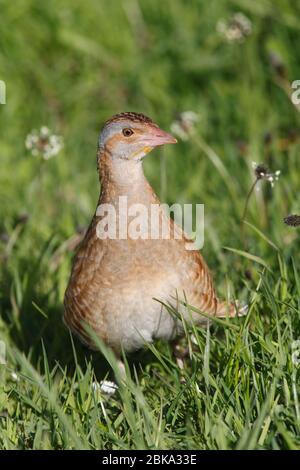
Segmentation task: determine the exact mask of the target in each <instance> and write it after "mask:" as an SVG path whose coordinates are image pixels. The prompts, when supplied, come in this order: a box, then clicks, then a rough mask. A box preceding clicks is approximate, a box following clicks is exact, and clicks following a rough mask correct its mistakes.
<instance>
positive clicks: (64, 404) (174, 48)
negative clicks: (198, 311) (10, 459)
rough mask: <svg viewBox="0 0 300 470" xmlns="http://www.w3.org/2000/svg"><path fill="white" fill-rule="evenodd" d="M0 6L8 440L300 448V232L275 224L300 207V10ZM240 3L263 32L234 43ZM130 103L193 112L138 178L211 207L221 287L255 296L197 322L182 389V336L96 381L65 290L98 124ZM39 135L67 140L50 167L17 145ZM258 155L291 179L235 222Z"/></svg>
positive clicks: (232, 4) (278, 3)
mask: <svg viewBox="0 0 300 470" xmlns="http://www.w3.org/2000/svg"><path fill="white" fill-rule="evenodd" d="M0 10H1V19H2V21H1V23H0V37H1V41H0V79H1V80H3V81H5V83H6V104H3V105H0V119H1V133H0V140H1V147H0V148H1V150H0V159H1V171H0V208H1V219H0V262H1V273H0V339H1V341H2V343H1V344H2V349H4V348H3V345H4V344H5V348H6V364H3V365H0V448H1V449H15V448H18V449H74V448H88V449H140V448H147V449H174V448H176V449H300V403H299V400H300V383H299V377H300V365H299V366H298V362H299V361H298V357H299V359H300V354H299V356H298V352H299V351H298V350H300V346H299V344H300V343H297V341H298V340H300V267H299V249H300V242H299V229H297V228H294V227H289V226H287V225H285V224H284V222H283V218H284V217H285V216H287V215H288V214H291V213H300V191H299V187H300V177H299V174H300V158H299V155H300V139H299V136H300V127H299V126H300V115H299V109H297V107H296V106H295V105H293V104H292V102H291V99H290V95H291V93H292V89H291V88H290V83H291V82H293V80H297V79H300V46H299V44H300V42H299V40H300V26H299V15H300V4H299V3H297V2H295V1H292V0H289V1H287V0H274V1H271V0H229V1H223V0H211V1H210V2H206V1H204V0H190V1H189V2H187V1H184V0H164V1H161V0H123V1H121V0H120V1H114V2H106V1H104V0H101V1H96V0H90V1H89V2H79V1H77V0H76V1H71V0H66V1H64V2H59V1H58V0H53V1H51V2H38V1H36V0H16V1H15V2H8V1H4V0H0ZM239 12H241V13H243V15H245V17H246V18H248V20H249V21H250V22H251V25H252V26H251V28H250V26H249V23H247V25H248V26H247V28H248V29H247V28H246V29H247V31H244V32H243V30H242V31H241V34H242V36H243V34H244V36H245V37H241V38H240V39H239V37H236V36H234V35H233V36H232V35H230V33H232V32H233V33H236V30H237V29H238V27H237V26H236V27H235V29H234V28H233V23H234V22H233V20H232V17H233V15H234V14H236V13H239ZM243 18H244V17H243ZM125 110H134V111H138V112H143V113H145V114H147V115H149V116H151V117H152V118H153V119H154V120H155V121H156V122H157V123H159V124H160V125H161V127H162V128H165V129H166V130H168V129H170V126H171V123H172V122H174V120H175V119H176V116H178V113H182V112H185V111H193V112H194V113H196V114H197V116H198V121H197V123H196V124H195V126H194V129H193V132H191V133H190V134H189V136H188V138H187V139H186V140H180V139H179V143H178V145H177V146H170V147H169V148H165V149H163V150H158V151H155V152H153V153H152V154H151V155H150V156H149V157H148V158H147V159H146V161H145V171H146V174H147V176H148V178H149V180H150V182H151V184H152V185H153V187H154V189H155V191H156V192H157V194H158V195H159V196H160V198H161V199H162V200H163V201H164V202H168V203H173V202H190V203H203V204H205V215H206V219H205V222H206V223H205V244H204V248H203V250H202V252H203V254H204V256H205V258H206V260H207V262H208V264H209V266H210V268H211V270H212V271H213V273H214V277H215V281H216V286H217V290H218V293H219V295H220V296H221V295H222V296H224V297H226V296H229V297H236V298H240V299H242V300H246V301H247V302H249V305H250V307H249V313H248V316H247V317H246V318H243V319H237V320H234V321H233V322H231V323H230V324H229V323H228V322H227V321H224V322H218V323H216V322H214V323H213V325H212V326H211V328H210V329H204V330H203V329H202V330H201V329H195V328H193V327H191V328H190V330H191V331H188V332H187V335H186V336H187V337H186V338H184V340H183V345H186V344H188V345H189V349H190V358H189V359H188V360H187V361H186V362H185V366H184V371H183V375H184V377H185V380H186V383H185V384H183V383H182V380H181V376H180V371H179V369H178V367H177V365H176V361H175V360H174V357H173V354H172V350H171V347H170V345H168V344H163V343H156V344H155V345H152V346H149V349H148V350H146V351H142V352H139V353H138V354H136V355H134V356H133V357H129V358H128V360H129V365H128V368H127V376H128V377H127V385H126V386H124V385H122V384H121V385H120V387H119V389H118V390H117V391H116V393H115V394H113V395H107V394H104V393H102V392H99V391H97V390H94V389H93V387H92V383H93V381H94V380H98V381H100V380H101V379H103V378H105V377H106V376H107V375H108V374H110V372H109V371H110V370H111V367H110V366H109V363H110V365H111V366H112V367H113V369H114V368H115V363H114V358H113V357H111V354H110V353H109V351H103V352H104V354H105V356H106V360H104V358H103V356H102V355H101V354H93V355H92V354H91V353H90V352H89V351H87V350H86V349H84V348H83V347H82V346H81V344H80V343H79V342H78V341H77V340H76V339H73V340H72V339H71V338H70V335H69V333H68V331H67V330H66V329H65V327H64V326H63V324H62V312H63V306H62V300H63V294H64V289H65V287H66V283H67V280H68V275H69V270H70V263H71V259H72V255H73V252H72V250H70V249H69V247H70V239H71V237H73V236H74V234H76V233H77V232H78V231H79V230H80V227H84V226H86V225H87V224H88V222H89V220H90V218H91V215H92V214H93V211H94V210H95V206H96V202H97V196H98V191H99V188H98V177H97V172H96V159H95V155H96V145H97V138H98V133H99V130H100V128H101V125H102V124H103V122H104V121H105V120H106V119H107V118H109V117H110V116H111V115H112V114H114V113H117V112H121V111H125ZM41 126H48V127H49V128H50V129H51V131H52V132H53V133H55V134H57V135H60V136H62V139H63V142H64V146H63V149H62V150H61V151H60V152H59V153H58V154H57V155H56V156H55V157H53V158H51V159H49V160H47V161H45V160H43V159H42V157H41V155H32V153H31V151H30V150H28V149H26V148H25V140H26V136H27V135H28V134H30V133H31V132H32V130H33V129H39V128H40V127H41ZM253 161H255V162H256V163H264V164H265V165H267V167H268V168H269V172H271V173H275V172H276V171H279V170H280V171H281V174H280V177H279V180H278V181H276V184H275V185H274V188H272V187H271V184H270V182H269V181H267V180H266V179H265V178H262V179H261V180H260V181H258V183H257V185H256V188H255V190H254V191H253V193H252V194H251V195H250V198H249V203H248V206H247V211H246V217H245V220H246V221H247V224H242V223H241V220H242V214H243V211H244V207H245V204H246V200H247V195H248V194H249V190H250V188H251V185H252V184H253V182H254V181H255V177H256V176H255V173H254V169H253V166H252V162H253ZM257 189H259V190H257ZM242 225H243V229H241V226H242ZM71 240H72V239H71ZM226 247H227V248H230V249H227V248H226ZM191 333H193V335H194V343H193V344H192V343H191ZM99 346H100V345H99ZM2 352H4V351H2ZM2 362H4V361H3V360H2Z"/></svg>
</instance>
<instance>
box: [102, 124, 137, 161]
mask: <svg viewBox="0 0 300 470" xmlns="http://www.w3.org/2000/svg"><path fill="white" fill-rule="evenodd" d="M126 128H130V129H132V130H133V131H134V129H141V127H140V126H139V123H138V122H132V121H131V120H126V119H122V120H120V121H112V122H108V123H107V124H106V125H105V126H104V128H103V129H102V131H101V133H100V136H99V147H100V149H104V147H105V144H106V142H108V141H109V139H110V138H111V137H113V136H115V135H119V136H120V137H121V138H120V141H119V142H117V143H116V144H115V147H114V152H113V155H112V158H114V159H116V158H122V159H126V160H137V161H138V160H140V159H141V158H142V157H143V156H144V155H146V153H145V152H144V151H143V149H144V147H145V143H143V142H142V139H137V140H136V141H135V142H130V141H129V140H128V142H126V137H124V136H123V134H122V130H123V129H126Z"/></svg>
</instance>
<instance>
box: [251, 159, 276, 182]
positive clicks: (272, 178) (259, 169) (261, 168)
mask: <svg viewBox="0 0 300 470" xmlns="http://www.w3.org/2000/svg"><path fill="white" fill-rule="evenodd" d="M252 168H253V169H254V173H255V176H256V179H257V180H266V181H268V182H269V183H270V184H271V187H272V188H273V187H274V184H275V182H276V181H278V180H279V176H280V173H281V171H280V170H276V171H275V172H274V173H271V172H270V171H269V170H268V168H267V167H266V166H265V165H264V164H261V163H259V164H257V163H256V162H252Z"/></svg>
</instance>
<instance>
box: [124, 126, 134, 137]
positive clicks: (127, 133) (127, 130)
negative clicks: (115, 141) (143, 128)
mask: <svg viewBox="0 0 300 470" xmlns="http://www.w3.org/2000/svg"><path fill="white" fill-rule="evenodd" d="M122 133H123V135H124V137H130V136H131V135H132V134H133V130H132V129H129V127H125V129H123V130H122Z"/></svg>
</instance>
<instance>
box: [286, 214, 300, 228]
mask: <svg viewBox="0 0 300 470" xmlns="http://www.w3.org/2000/svg"><path fill="white" fill-rule="evenodd" d="M283 221H284V223H285V224H286V225H289V226H290V227H299V226H300V215H297V214H291V215H288V216H287V217H285V218H284V219H283Z"/></svg>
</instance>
